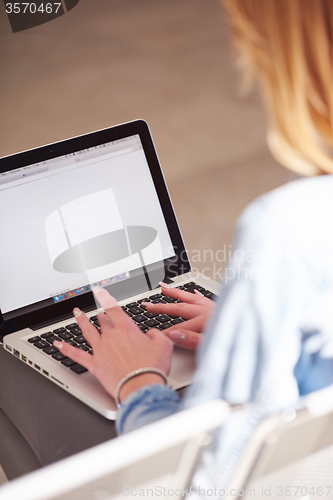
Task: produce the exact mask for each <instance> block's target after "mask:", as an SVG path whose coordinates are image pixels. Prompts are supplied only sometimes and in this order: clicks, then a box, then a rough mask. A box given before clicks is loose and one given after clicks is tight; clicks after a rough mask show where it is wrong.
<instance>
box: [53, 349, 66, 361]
mask: <svg viewBox="0 0 333 500" xmlns="http://www.w3.org/2000/svg"><path fill="white" fill-rule="evenodd" d="M52 358H54V359H56V360H57V361H61V360H63V359H65V358H66V356H65V355H64V354H63V353H62V352H60V351H59V352H56V353H55V354H52Z"/></svg>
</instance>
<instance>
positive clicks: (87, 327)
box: [73, 307, 100, 345]
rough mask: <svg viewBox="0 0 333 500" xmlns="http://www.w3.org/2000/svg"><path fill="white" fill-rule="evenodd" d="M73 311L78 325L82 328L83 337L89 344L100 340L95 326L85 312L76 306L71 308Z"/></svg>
mask: <svg viewBox="0 0 333 500" xmlns="http://www.w3.org/2000/svg"><path fill="white" fill-rule="evenodd" d="M73 313H74V316H75V319H76V322H77V324H78V326H79V327H80V328H81V330H82V334H83V336H84V338H85V339H86V340H87V341H88V342H89V344H91V345H93V344H96V342H98V341H99V340H100V335H99V331H98V330H97V328H95V326H94V325H93V324H92V323H91V321H90V319H89V318H88V317H87V316H86V314H85V313H84V312H83V311H81V309H79V308H78V307H76V308H75V309H74V310H73Z"/></svg>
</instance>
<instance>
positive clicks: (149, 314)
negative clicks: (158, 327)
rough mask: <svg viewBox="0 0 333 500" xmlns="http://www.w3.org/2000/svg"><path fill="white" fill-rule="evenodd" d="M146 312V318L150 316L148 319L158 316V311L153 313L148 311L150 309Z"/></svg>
mask: <svg viewBox="0 0 333 500" xmlns="http://www.w3.org/2000/svg"><path fill="white" fill-rule="evenodd" d="M144 314H145V316H146V318H148V319H151V318H156V316H158V314H157V313H156V314H155V313H151V312H148V311H147V312H145V313H144Z"/></svg>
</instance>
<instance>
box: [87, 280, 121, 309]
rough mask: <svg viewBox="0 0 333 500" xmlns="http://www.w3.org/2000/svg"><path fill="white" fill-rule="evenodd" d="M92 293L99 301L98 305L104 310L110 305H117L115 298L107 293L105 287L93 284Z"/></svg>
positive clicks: (110, 306)
mask: <svg viewBox="0 0 333 500" xmlns="http://www.w3.org/2000/svg"><path fill="white" fill-rule="evenodd" d="M92 291H93V294H94V297H95V299H96V300H97V302H99V304H100V306H101V307H102V309H104V311H105V310H106V309H111V308H112V307H116V306H118V302H117V300H116V299H115V298H114V297H112V295H110V294H109V292H108V291H107V290H105V288H101V287H99V286H94V288H93V289H92Z"/></svg>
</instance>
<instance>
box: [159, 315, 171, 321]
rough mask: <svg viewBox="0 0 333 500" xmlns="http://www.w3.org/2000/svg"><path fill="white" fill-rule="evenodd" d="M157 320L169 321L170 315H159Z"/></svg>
mask: <svg viewBox="0 0 333 500" xmlns="http://www.w3.org/2000/svg"><path fill="white" fill-rule="evenodd" d="M156 319H157V321H159V322H160V323H165V322H166V321H169V320H170V318H169V316H167V315H166V314H161V315H160V316H157V318H156Z"/></svg>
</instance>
